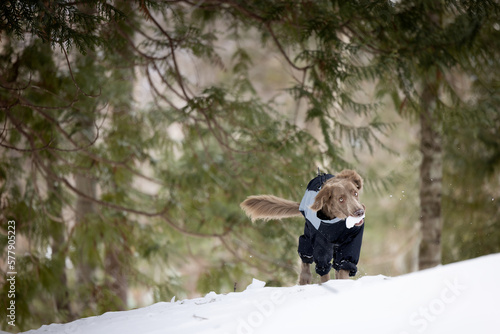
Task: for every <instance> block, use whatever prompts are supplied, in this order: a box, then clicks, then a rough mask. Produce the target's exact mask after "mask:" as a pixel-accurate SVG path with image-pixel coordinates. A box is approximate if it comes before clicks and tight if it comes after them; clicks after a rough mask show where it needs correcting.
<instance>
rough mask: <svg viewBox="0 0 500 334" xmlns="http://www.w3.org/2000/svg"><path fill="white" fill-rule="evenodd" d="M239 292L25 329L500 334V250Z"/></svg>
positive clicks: (145, 333)
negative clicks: (403, 271) (414, 267)
mask: <svg viewBox="0 0 500 334" xmlns="http://www.w3.org/2000/svg"><path fill="white" fill-rule="evenodd" d="M264 285H265V283H264V282H261V281H258V280H256V279H254V281H253V283H252V284H250V285H249V286H248V287H247V289H246V290H245V291H243V292H235V293H228V294H224V295H220V294H216V293H215V292H210V293H209V294H207V295H206V296H205V297H203V298H196V299H190V300H182V301H171V302H165V303H157V304H154V305H152V306H149V307H144V308H141V309H137V310H132V311H124V312H109V313H105V314H103V315H101V316H97V317H90V318H85V319H80V320H76V321H74V322H71V323H67V324H52V325H47V326H42V327H41V328H40V329H38V330H31V331H28V332H26V333H30V334H36V333H54V334H55V333H73V334H83V333H89V334H91V333H92V334H101V333H102V334H128V333H131V334H132V333H134V334H136V333H141V334H156V333H168V334H177V333H179V334H181V333H182V334H194V333H196V334H199V333H206V334H209V333H217V334H225V333H228V334H230V333H236V334H253V333H255V334H260V333H269V334H271V333H272V334H276V333H300V334H302V333H350V334H352V333H370V334H391V333H396V334H412V333H439V334H443V333H453V334H458V333H464V334H470V333H498V332H499V330H500V329H499V328H500V254H494V255H489V256H484V257H480V258H477V259H474V260H469V261H464V262H459V263H454V264H449V265H445V266H440V267H437V268H433V269H428V270H424V271H420V272H416V273H412V274H408V275H403V276H400V277H394V278H392V277H385V276H381V275H379V276H365V277H362V278H360V279H357V280H344V281H335V280H332V281H329V282H327V283H325V284H322V285H308V286H293V287H285V288H273V287H264Z"/></svg>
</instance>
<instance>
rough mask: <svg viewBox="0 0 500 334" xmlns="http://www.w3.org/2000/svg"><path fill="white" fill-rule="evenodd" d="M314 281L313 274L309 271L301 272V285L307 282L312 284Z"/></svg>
mask: <svg viewBox="0 0 500 334" xmlns="http://www.w3.org/2000/svg"><path fill="white" fill-rule="evenodd" d="M311 282H312V274H311V273H310V272H309V273H300V276H299V284H300V285H306V284H311Z"/></svg>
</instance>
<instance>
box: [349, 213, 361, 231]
mask: <svg viewBox="0 0 500 334" xmlns="http://www.w3.org/2000/svg"><path fill="white" fill-rule="evenodd" d="M363 218H365V215H364V214H363V215H362V216H361V217H353V216H349V217H347V219H346V220H345V226H347V228H351V227H353V226H354V225H356V224H357V223H359V222H360V221H361V219H363Z"/></svg>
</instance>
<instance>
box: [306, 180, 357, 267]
mask: <svg viewBox="0 0 500 334" xmlns="http://www.w3.org/2000/svg"><path fill="white" fill-rule="evenodd" d="M332 177H334V175H331V174H320V175H318V176H317V177H315V178H314V179H312V180H311V181H310V182H309V184H308V185H307V188H306V192H305V194H304V197H303V198H302V201H301V202H300V206H299V210H300V212H301V213H302V215H303V216H304V217H305V219H306V222H305V227H304V234H303V235H301V236H300V237H299V248H298V252H299V256H300V258H301V259H302V261H303V262H304V263H313V261H314V262H315V263H316V273H318V275H320V276H323V275H326V274H328V273H329V272H330V270H331V268H332V266H333V268H334V269H335V270H341V269H342V270H347V271H349V276H354V275H356V272H357V270H358V269H357V264H358V261H359V254H360V251H361V241H362V239H363V230H364V226H365V225H364V224H363V225H361V226H354V227H352V228H347V226H346V221H345V219H339V218H334V219H329V218H328V217H326V216H325V215H324V214H323V213H322V212H321V210H320V211H313V210H311V209H310V206H311V205H312V204H313V203H314V199H315V198H316V195H317V194H318V192H319V190H320V189H321V187H322V185H323V183H324V182H325V181H326V180H328V179H330V178H332ZM332 260H333V264H332Z"/></svg>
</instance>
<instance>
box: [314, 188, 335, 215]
mask: <svg viewBox="0 0 500 334" xmlns="http://www.w3.org/2000/svg"><path fill="white" fill-rule="evenodd" d="M331 197H332V191H331V189H330V186H329V185H327V184H325V185H323V188H322V189H321V190H320V191H319V192H318V194H317V195H316V198H315V199H314V203H313V204H312V205H311V206H310V208H311V210H313V211H319V210H321V209H322V208H323V204H325V203H327V202H328V201H329V200H330V198H331Z"/></svg>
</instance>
